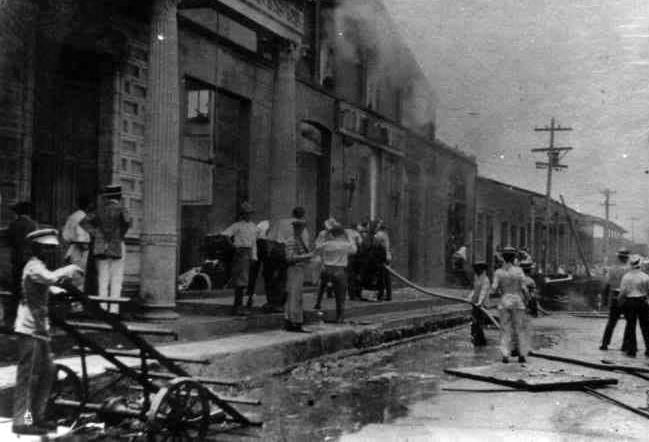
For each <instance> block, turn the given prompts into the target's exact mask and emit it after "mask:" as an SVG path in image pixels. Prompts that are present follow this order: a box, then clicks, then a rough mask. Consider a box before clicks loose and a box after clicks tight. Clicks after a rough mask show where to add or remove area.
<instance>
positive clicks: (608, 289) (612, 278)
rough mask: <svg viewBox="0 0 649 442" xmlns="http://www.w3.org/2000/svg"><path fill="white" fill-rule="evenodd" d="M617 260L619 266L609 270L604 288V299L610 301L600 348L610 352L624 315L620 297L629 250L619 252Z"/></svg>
mask: <svg viewBox="0 0 649 442" xmlns="http://www.w3.org/2000/svg"><path fill="white" fill-rule="evenodd" d="M617 259H618V262H617V264H616V265H614V266H613V267H611V268H610V269H609V270H608V280H607V281H606V286H604V299H607V300H608V307H609V311H608V322H607V323H606V328H605V329H604V336H602V345H601V346H600V347H599V349H600V350H608V346H609V344H610V343H611V337H612V336H613V331H614V330H615V326H616V325H617V321H618V320H619V319H620V315H621V314H622V305H621V304H620V301H619V300H618V295H619V294H620V282H622V277H623V276H624V274H625V273H626V272H627V271H628V270H629V265H628V262H629V250H628V249H626V248H621V249H620V250H618V252H617ZM624 344H625V342H623V343H622V350H624V349H625V345H624Z"/></svg>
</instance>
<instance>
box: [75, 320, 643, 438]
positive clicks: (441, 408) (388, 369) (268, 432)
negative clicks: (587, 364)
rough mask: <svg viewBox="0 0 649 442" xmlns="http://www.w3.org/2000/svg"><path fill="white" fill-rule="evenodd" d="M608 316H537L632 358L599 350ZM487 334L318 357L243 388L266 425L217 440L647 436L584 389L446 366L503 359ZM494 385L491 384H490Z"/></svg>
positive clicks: (570, 336)
mask: <svg viewBox="0 0 649 442" xmlns="http://www.w3.org/2000/svg"><path fill="white" fill-rule="evenodd" d="M604 325H605V319H602V318H583V317H575V316H572V315H568V314H561V315H559V314H554V315H552V316H550V317H544V318H538V319H535V320H533V329H534V348H535V349H536V350H539V349H544V350H548V349H551V350H552V351H561V352H564V353H565V352H567V353H570V354H571V355H573V356H574V357H581V358H591V359H597V358H599V359H601V358H610V359H615V360H620V361H622V360H624V358H625V357H624V356H622V353H621V352H620V351H618V350H610V351H608V352H601V351H600V350H598V341H599V338H600V336H601V332H602V330H603V328H604ZM623 325H624V323H623V322H622V323H621V324H620V325H619V326H618V329H617V330H616V334H615V336H614V339H613V345H612V346H611V347H616V346H619V344H620V343H621V337H622V329H623V327H622V326H623ZM487 338H488V341H489V345H488V346H487V347H485V348H481V349H475V348H474V347H473V346H472V345H471V344H470V341H469V328H468V326H461V327H457V328H454V329H450V330H446V331H440V332H437V333H436V334H435V335H434V336H431V337H426V338H423V339H419V340H413V341H410V342H408V343H404V344H400V345H396V346H394V347H390V348H387V349H384V350H381V351H376V352H371V353H366V354H359V355H353V356H347V357H344V358H335V357H331V356H330V357H325V358H321V359H318V360H313V361H310V362H308V363H305V364H302V365H300V366H298V367H297V368H295V369H293V370H292V371H291V372H289V373H286V374H284V375H280V376H272V377H269V378H267V379H265V380H264V381H263V383H261V384H260V385H259V386H257V387H255V388H252V389H250V390H248V391H245V392H243V393H245V394H246V395H247V396H248V397H256V398H261V399H262V400H263V405H262V406H261V407H260V408H259V409H257V411H258V412H259V417H260V418H261V419H263V421H264V426H263V427H261V428H248V429H234V430H231V431H229V432H222V431H221V432H217V431H213V432H212V433H211V434H210V437H209V439H208V440H210V441H239V440H241V441H253V440H254V441H257V440H259V441H334V440H336V441H337V440H339V441H345V442H356V441H405V440H407V441H492V440H493V441H509V440H511V441H582V440H583V441H592V440H602V441H604V440H616V441H617V440H647V437H646V433H647V430H646V429H647V424H648V423H649V422H648V421H647V420H646V419H645V418H643V417H640V416H637V415H635V414H632V413H630V412H629V411H627V410H623V409H621V408H618V407H616V406H613V405H611V404H609V403H606V402H603V401H601V400H600V399H596V398H593V397H591V396H588V395H586V394H585V393H583V392H578V391H563V392H542V393H530V392H520V391H503V387H500V386H497V385H493V384H487V383H483V382H478V381H472V380H467V379H460V378H456V377H454V376H451V375H447V374H445V373H444V369H445V368H449V367H468V366H479V365H488V364H496V365H498V364H501V363H500V362H499V360H500V355H499V353H498V350H497V348H496V343H497V338H498V332H497V330H495V329H489V330H487ZM640 354H641V353H640ZM626 362H631V360H628V361H626ZM634 363H635V364H639V365H647V360H646V359H645V358H644V357H642V358H637V359H636V360H634ZM524 366H525V367H527V368H529V369H540V370H558V369H562V370H565V371H566V372H568V373H573V374H583V375H586V376H599V377H614V378H617V379H618V380H619V384H618V385H616V386H613V387H607V388H605V389H603V390H601V391H603V392H605V393H606V394H608V395H610V396H613V397H615V398H616V399H618V400H622V401H625V402H627V403H629V404H631V405H633V406H644V405H645V404H646V400H647V399H646V393H645V391H646V390H647V389H649V383H648V382H647V381H643V380H640V379H638V378H634V377H632V376H630V375H626V374H618V373H611V372H604V371H598V370H593V369H587V368H583V367H579V366H575V365H567V364H563V363H557V362H552V361H547V360H544V359H539V358H534V357H532V358H529V360H528V362H527V363H526V364H524ZM485 389H486V390H489V391H480V390H485ZM233 393H241V392H233ZM238 408H242V407H238ZM253 410H254V409H253ZM76 440H91V439H90V438H84V439H78V438H77V439H76ZM92 440H102V441H106V440H111V441H112V440H129V439H128V438H124V437H110V438H107V437H99V438H92ZM130 440H132V439H130Z"/></svg>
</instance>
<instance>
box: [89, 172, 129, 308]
mask: <svg viewBox="0 0 649 442" xmlns="http://www.w3.org/2000/svg"><path fill="white" fill-rule="evenodd" d="M79 225H80V226H81V227H82V228H83V229H85V230H86V231H87V232H89V233H90V234H91V235H92V237H93V250H92V253H93V255H94V258H95V263H96V267H97V279H98V291H99V296H102V297H107V296H110V297H111V298H119V297H120V296H121V294H122V283H123V281H124V257H125V255H126V245H125V243H124V238H125V237H126V232H128V229H130V227H131V218H130V216H129V214H128V211H127V210H126V208H125V207H124V206H123V204H122V187H121V186H120V185H110V186H106V187H105V188H104V190H103V191H102V193H101V201H100V203H99V207H98V208H97V210H96V211H95V212H94V213H91V214H89V215H88V216H86V217H85V218H84V219H83V220H81V222H80V223H79ZM102 308H103V309H105V310H109V311H110V312H111V313H119V304H117V303H110V305H107V304H106V303H102Z"/></svg>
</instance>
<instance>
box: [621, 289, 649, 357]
mask: <svg viewBox="0 0 649 442" xmlns="http://www.w3.org/2000/svg"><path fill="white" fill-rule="evenodd" d="M624 316H625V318H626V327H625V329H624V350H625V351H626V352H627V353H628V354H633V355H635V354H636V352H637V351H638V343H637V340H636V333H635V326H636V322H639V323H640V332H641V333H642V337H643V339H644V345H645V352H647V351H649V305H648V304H647V300H646V299H645V298H644V297H642V298H627V299H626V301H625V302H624ZM648 354H649V353H648Z"/></svg>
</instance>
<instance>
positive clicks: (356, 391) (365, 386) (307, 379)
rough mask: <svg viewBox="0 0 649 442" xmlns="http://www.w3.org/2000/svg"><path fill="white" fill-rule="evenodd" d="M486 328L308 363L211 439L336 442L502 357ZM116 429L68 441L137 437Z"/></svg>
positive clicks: (549, 332) (549, 339)
mask: <svg viewBox="0 0 649 442" xmlns="http://www.w3.org/2000/svg"><path fill="white" fill-rule="evenodd" d="M486 333H487V338H488V341H489V345H488V346H486V347H484V348H478V349H476V348H474V347H473V345H472V344H471V342H470V338H469V328H468V326H466V327H461V328H458V329H455V330H452V331H449V332H442V333H440V334H438V335H436V336H432V337H429V338H425V339H422V340H419V341H413V342H410V343H406V344H402V345H397V346H395V347H392V348H389V349H386V350H382V351H378V352H373V353H367V354H364V355H358V356H350V357H347V358H344V359H339V360H331V359H321V360H315V361H311V362H307V363H305V364H303V365H301V366H299V367H297V368H295V369H294V370H293V371H291V372H290V373H288V374H285V375H282V376H275V377H270V378H268V379H267V380H266V381H265V382H264V383H263V384H262V385H261V386H260V387H257V388H255V389H253V390H250V391H247V392H245V393H244V395H245V396H248V397H251V398H253V397H254V398H260V399H261V400H262V406H261V407H259V408H252V409H251V410H250V411H252V412H255V414H258V415H259V417H260V418H261V419H262V420H263V422H264V425H263V427H261V428H237V429H234V430H231V431H229V432H226V433H224V432H218V431H213V432H212V433H211V434H210V436H209V438H208V440H210V441H238V440H263V441H334V440H338V439H339V438H340V437H341V436H343V435H347V434H353V433H356V432H358V431H359V430H361V429H362V428H363V427H365V426H368V425H371V424H385V423H391V422H394V421H395V420H396V419H399V418H403V417H407V416H409V415H411V414H412V411H413V410H412V407H414V406H415V405H416V404H417V403H419V404H421V403H422V402H425V401H426V400H430V399H431V398H433V397H435V396H436V395H438V394H439V392H440V382H442V383H445V382H448V381H451V380H455V378H454V377H453V376H451V375H447V374H445V373H444V372H443V370H444V368H447V367H459V366H476V365H485V364H490V363H492V362H494V361H497V360H499V359H500V356H499V352H498V348H497V340H498V331H497V330H494V329H489V330H486ZM559 339H560V332H559V331H557V330H556V329H552V328H549V327H548V328H538V327H537V328H536V330H535V333H534V348H537V349H538V348H545V347H549V346H552V345H554V343H556V342H557V341H558V340H559ZM237 408H244V407H237ZM242 411H244V410H242ZM111 433H112V434H113V435H112V436H108V435H103V436H102V435H94V437H91V436H90V435H88V434H86V435H83V436H80V437H77V438H76V439H75V438H74V437H68V438H66V440H67V441H73V440H74V441H75V442H76V441H81V440H83V441H88V440H93V441H101V442H108V441H124V440H132V439H131V438H129V437H126V438H125V437H124V436H125V435H124V433H125V432H122V431H119V430H117V429H113V431H111Z"/></svg>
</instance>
